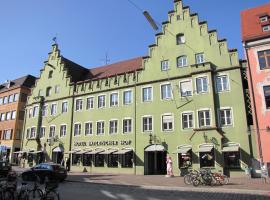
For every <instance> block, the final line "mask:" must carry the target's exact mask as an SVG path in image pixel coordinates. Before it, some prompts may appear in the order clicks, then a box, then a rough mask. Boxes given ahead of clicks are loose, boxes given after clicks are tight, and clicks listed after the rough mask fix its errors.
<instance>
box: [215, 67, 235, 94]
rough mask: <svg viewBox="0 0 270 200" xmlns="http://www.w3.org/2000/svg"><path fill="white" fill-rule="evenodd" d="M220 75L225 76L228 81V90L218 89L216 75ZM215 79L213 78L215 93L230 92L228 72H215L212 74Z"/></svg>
mask: <svg viewBox="0 0 270 200" xmlns="http://www.w3.org/2000/svg"><path fill="white" fill-rule="evenodd" d="M220 76H227V82H228V90H222V91H218V89H217V77H220ZM214 78H215V80H214V83H215V85H214V87H215V91H216V94H220V93H226V92H230V91H231V82H230V75H229V73H224V72H223V73H217V74H216V75H215V76H214Z"/></svg>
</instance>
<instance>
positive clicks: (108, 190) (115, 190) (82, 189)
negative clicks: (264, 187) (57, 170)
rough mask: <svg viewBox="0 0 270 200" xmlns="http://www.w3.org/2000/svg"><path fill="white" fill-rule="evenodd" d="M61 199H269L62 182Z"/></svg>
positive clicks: (244, 195) (266, 199)
mask: <svg viewBox="0 0 270 200" xmlns="http://www.w3.org/2000/svg"><path fill="white" fill-rule="evenodd" d="M59 193H60V198H61V199H63V200H74V199H78V200H84V199H85V200H86V199H87V200H92V199H93V200H114V199H116V200H198V199H200V200H236V199H237V200H269V199H270V196H261V195H252V194H235V193H233V194H230V193H221V192H206V191H205V192H194V191H193V192H191V191H172V190H166V189H164V188H163V189H151V188H144V187H141V186H123V185H108V184H97V183H81V182H64V183H62V184H61V185H60V188H59Z"/></svg>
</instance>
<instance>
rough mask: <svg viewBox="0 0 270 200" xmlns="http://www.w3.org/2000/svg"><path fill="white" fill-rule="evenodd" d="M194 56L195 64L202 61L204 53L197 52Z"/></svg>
mask: <svg viewBox="0 0 270 200" xmlns="http://www.w3.org/2000/svg"><path fill="white" fill-rule="evenodd" d="M195 58H196V64H200V63H204V62H205V61H204V54H203V53H198V54H196V55H195Z"/></svg>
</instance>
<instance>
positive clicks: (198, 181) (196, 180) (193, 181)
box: [192, 178, 200, 187]
mask: <svg viewBox="0 0 270 200" xmlns="http://www.w3.org/2000/svg"><path fill="white" fill-rule="evenodd" d="M192 184H193V186H194V187H198V186H199V185H200V180H199V179H197V178H194V179H193V180H192Z"/></svg>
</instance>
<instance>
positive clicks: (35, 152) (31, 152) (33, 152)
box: [28, 151, 43, 154]
mask: <svg viewBox="0 0 270 200" xmlns="http://www.w3.org/2000/svg"><path fill="white" fill-rule="evenodd" d="M41 152H43V151H30V152H28V153H30V154H38V153H41Z"/></svg>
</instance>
